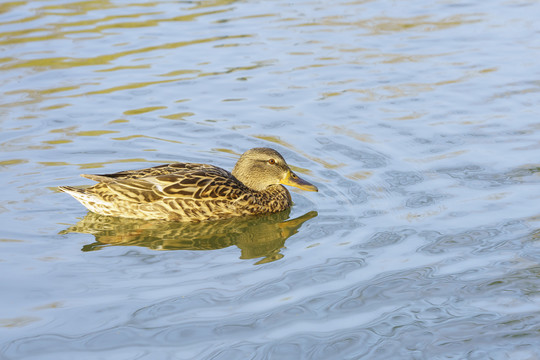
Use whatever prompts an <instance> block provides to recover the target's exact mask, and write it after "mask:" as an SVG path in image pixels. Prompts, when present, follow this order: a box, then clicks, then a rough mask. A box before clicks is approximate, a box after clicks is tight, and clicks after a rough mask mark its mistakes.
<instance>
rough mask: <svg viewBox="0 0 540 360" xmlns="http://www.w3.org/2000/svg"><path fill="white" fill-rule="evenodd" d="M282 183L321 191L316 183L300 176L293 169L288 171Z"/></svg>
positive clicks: (306, 189) (307, 189)
mask: <svg viewBox="0 0 540 360" xmlns="http://www.w3.org/2000/svg"><path fill="white" fill-rule="evenodd" d="M281 183H282V184H283V185H289V186H294V187H297V188H299V189H302V190H305V191H319V189H317V187H316V186H315V185H313V184H311V183H309V182H307V181H306V180H304V179H302V178H300V177H299V176H298V175H296V174H295V173H293V172H292V171H289V172H288V173H287V176H286V177H285V178H284V179H283V180H281Z"/></svg>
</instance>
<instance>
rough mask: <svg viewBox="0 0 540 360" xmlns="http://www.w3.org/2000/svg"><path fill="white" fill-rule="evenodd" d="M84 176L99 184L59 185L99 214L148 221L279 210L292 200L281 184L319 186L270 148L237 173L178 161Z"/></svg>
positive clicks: (250, 155) (254, 153)
mask: <svg viewBox="0 0 540 360" xmlns="http://www.w3.org/2000/svg"><path fill="white" fill-rule="evenodd" d="M81 176H82V177H85V178H88V179H91V180H95V181H98V183H97V184H96V185H94V186H91V187H89V188H86V189H79V188H74V187H71V186H60V187H59V189H60V190H61V191H64V192H67V193H68V194H70V195H71V196H73V197H74V198H75V199H77V200H78V201H79V202H80V203H81V204H83V205H84V206H85V207H86V208H87V209H88V210H90V211H93V212H95V213H98V214H102V215H110V216H120V217H127V218H134V219H146V220H150V219H159V220H177V221H201V220H216V219H225V218H230V217H233V216H243V215H256V214H263V213H274V212H278V211H282V210H285V209H288V208H289V207H290V206H291V205H292V200H291V195H290V194H289V191H288V190H287V189H285V187H283V186H282V185H281V184H284V185H290V186H295V187H297V188H300V189H302V190H307V191H318V190H317V187H315V186H314V185H312V184H310V183H309V182H307V181H305V180H302V179H301V178H299V177H298V176H297V175H296V174H295V173H294V172H292V170H291V169H290V168H289V166H288V165H287V163H286V162H285V159H283V157H282V156H281V155H280V154H279V153H278V152H277V151H276V150H273V149H269V148H254V149H251V150H248V151H246V152H245V153H244V154H242V156H241V157H240V159H239V160H238V162H237V163H236V165H235V167H234V169H233V171H232V173H230V172H228V171H227V170H224V169H221V168H219V167H216V166H213V165H206V164H195V163H175V164H165V165H159V166H155V167H151V168H148V169H141V170H129V171H121V172H117V173H114V174H105V175H86V174H83V175H81Z"/></svg>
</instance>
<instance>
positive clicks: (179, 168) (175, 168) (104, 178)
mask: <svg viewBox="0 0 540 360" xmlns="http://www.w3.org/2000/svg"><path fill="white" fill-rule="evenodd" d="M212 169H220V170H223V169H221V168H218V167H216V166H213V165H207V164H197V163H173V164H164V165H158V166H154V167H150V168H145V169H138V170H127V171H120V172H116V173H112V174H100V175H95V174H81V176H82V177H84V178H87V179H90V180H94V181H98V182H109V181H111V180H112V179H140V178H144V177H150V176H160V175H170V174H177V175H182V174H185V175H187V174H189V173H191V172H194V171H198V170H201V171H204V170H212ZM223 171H225V170H223Z"/></svg>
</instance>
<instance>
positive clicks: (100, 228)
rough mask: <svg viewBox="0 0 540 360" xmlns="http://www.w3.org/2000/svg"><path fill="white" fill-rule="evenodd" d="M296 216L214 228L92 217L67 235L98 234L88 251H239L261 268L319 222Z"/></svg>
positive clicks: (216, 223)
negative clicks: (302, 229) (288, 242)
mask: <svg viewBox="0 0 540 360" xmlns="http://www.w3.org/2000/svg"><path fill="white" fill-rule="evenodd" d="M289 213H290V210H286V211H282V212H280V213H277V214H270V215H263V216H256V217H248V218H233V219H227V220H219V221H212V222H199V223H181V222H170V221H148V220H136V219H125V218H116V217H111V216H102V215H97V214H95V213H92V212H89V213H88V214H87V215H86V216H85V217H84V218H83V219H82V220H81V221H79V222H78V223H77V224H75V225H73V226H71V227H70V228H68V229H66V230H64V231H62V233H69V232H77V233H86V234H92V235H94V236H95V240H96V241H95V242H94V243H92V244H88V245H85V246H83V248H82V251H93V250H99V249H102V248H104V247H106V246H113V245H116V246H144V247H147V248H150V249H154V250H215V249H222V248H226V247H229V246H232V245H236V246H237V247H238V248H240V250H241V256H240V258H241V259H255V258H262V259H261V260H260V261H258V262H257V264H262V263H266V262H271V261H275V260H278V259H281V258H282V257H283V254H281V253H280V249H281V248H283V246H284V245H285V241H286V240H287V239H288V238H289V237H290V236H292V235H294V234H296V233H297V232H298V229H299V228H300V227H301V226H302V224H303V223H304V222H306V221H307V220H309V219H312V218H314V217H316V216H317V212H316V211H310V212H308V213H306V214H304V215H302V216H300V217H297V218H296V219H289Z"/></svg>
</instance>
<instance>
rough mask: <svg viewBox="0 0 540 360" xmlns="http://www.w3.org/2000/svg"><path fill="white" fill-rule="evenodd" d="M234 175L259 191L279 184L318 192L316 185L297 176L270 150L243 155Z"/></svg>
mask: <svg viewBox="0 0 540 360" xmlns="http://www.w3.org/2000/svg"><path fill="white" fill-rule="evenodd" d="M232 174H233V175H234V176H235V177H236V178H237V179H238V180H240V181H241V182H242V183H243V184H244V185H246V186H247V187H249V188H250V189H253V190H257V191H262V190H264V189H266V188H267V187H268V186H270V185H277V184H283V185H289V186H294V187H297V188H299V189H302V190H306V191H318V189H317V187H316V186H315V185H313V184H310V183H309V182H307V181H305V180H303V179H301V178H300V177H299V176H298V175H296V174H295V173H294V172H293V171H292V170H291V169H290V168H289V165H287V162H286V161H285V159H283V156H281V154H280V153H278V152H277V151H276V150H274V149H270V148H253V149H250V150H248V151H246V152H245V153H243V154H242V156H241V157H240V159H239V160H238V162H237V163H236V165H235V166H234V169H233V171H232Z"/></svg>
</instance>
